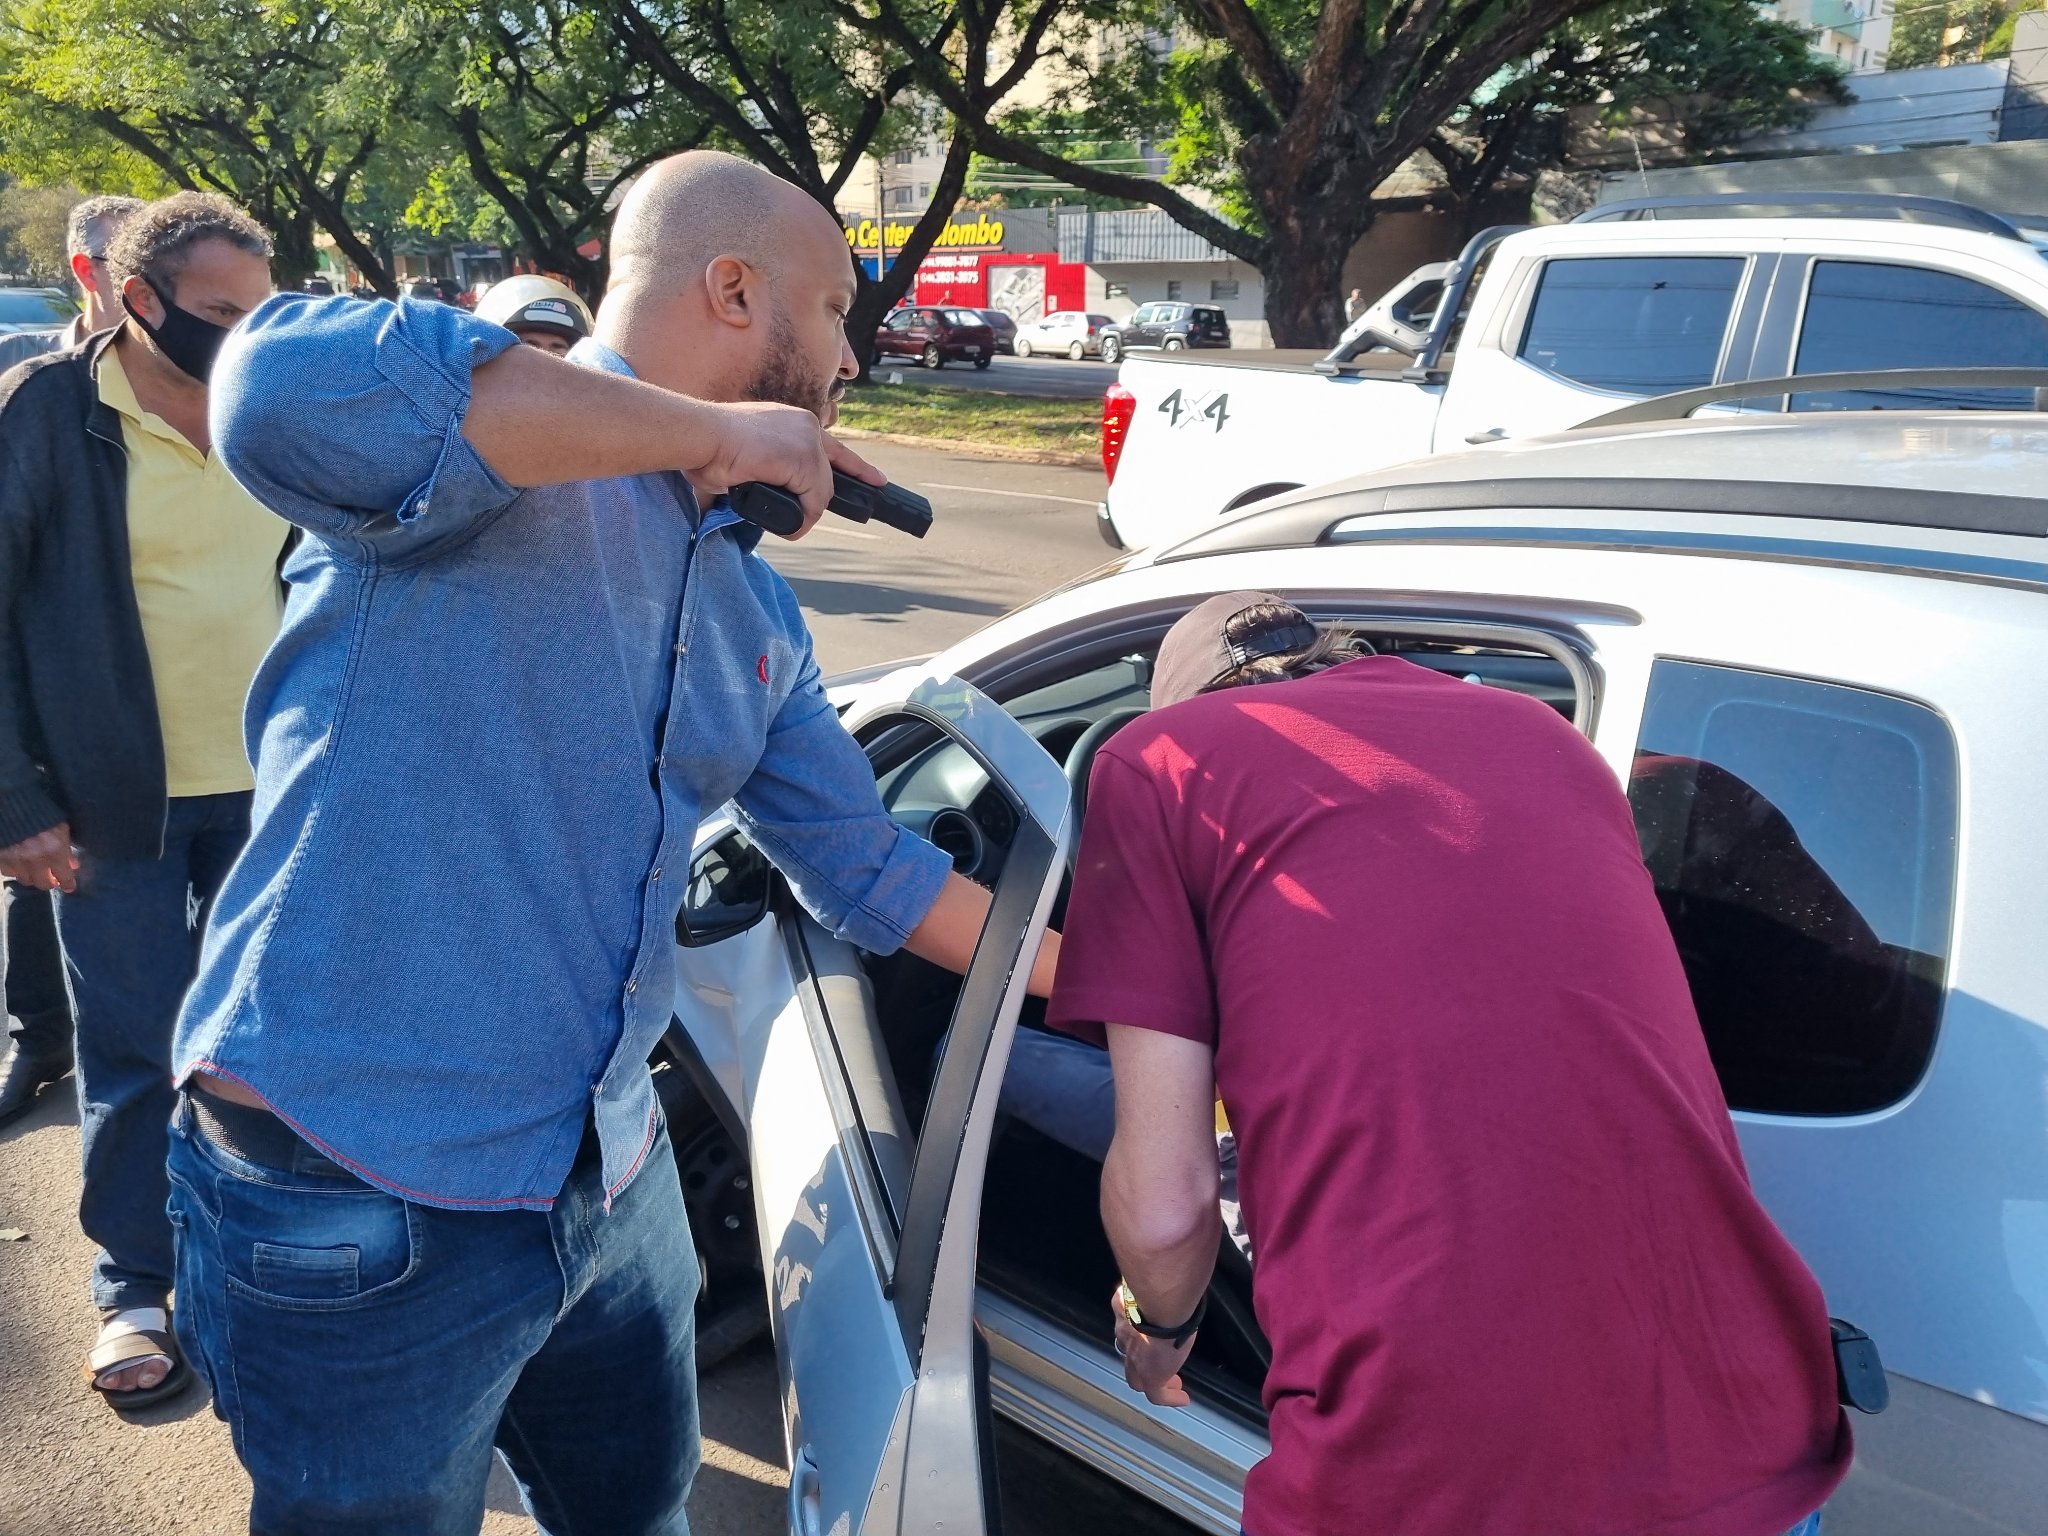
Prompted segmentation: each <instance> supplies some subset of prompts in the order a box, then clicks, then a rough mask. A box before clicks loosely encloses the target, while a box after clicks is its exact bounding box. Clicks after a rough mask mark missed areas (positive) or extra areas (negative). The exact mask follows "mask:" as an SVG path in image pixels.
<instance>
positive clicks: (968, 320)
mask: <svg viewBox="0 0 2048 1536" xmlns="http://www.w3.org/2000/svg"><path fill="white" fill-rule="evenodd" d="M946 318H947V319H948V320H950V321H952V322H953V323H954V324H955V325H987V324H988V321H987V320H985V319H984V318H982V317H981V316H980V315H977V314H976V313H975V312H974V311H973V310H971V309H949V310H947V311H946Z"/></svg>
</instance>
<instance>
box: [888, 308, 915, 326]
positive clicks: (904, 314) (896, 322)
mask: <svg viewBox="0 0 2048 1536" xmlns="http://www.w3.org/2000/svg"><path fill="white" fill-rule="evenodd" d="M888 323H889V329H890V330H892V331H907V330H909V329H910V314H909V311H907V310H898V311H897V312H896V313H895V314H893V315H891V316H890V317H889V322H888Z"/></svg>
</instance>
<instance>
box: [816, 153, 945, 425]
mask: <svg viewBox="0 0 2048 1536" xmlns="http://www.w3.org/2000/svg"><path fill="white" fill-rule="evenodd" d="M973 159H974V140H973V137H972V136H971V133H970V131H969V130H968V129H967V128H965V127H963V126H961V124H960V123H959V122H958V121H957V120H956V121H955V123H954V125H953V138H952V142H951V143H950V144H948V145H947V147H946V163H945V164H944V165H943V166H941V167H940V169H939V179H938V180H937V181H936V182H934V183H933V184H932V200H931V203H930V205H929V206H928V207H927V208H926V209H925V211H924V212H923V213H922V214H920V215H919V216H918V220H917V223H916V224H915V225H913V226H912V227H911V231H910V238H909V239H908V240H906V241H904V242H903V249H902V250H900V251H898V252H897V253H896V259H895V261H893V262H891V263H890V264H889V265H888V267H887V268H886V269H884V271H883V273H882V280H881V281H880V282H874V281H871V280H870V279H869V278H868V277H867V275H866V273H865V271H864V270H861V269H860V268H859V266H858V264H857V263H856V271H857V272H859V274H860V275H859V278H858V283H859V286H858V289H857V290H856V292H855V294H854V298H853V308H852V310H851V311H849V312H848V314H847V316H846V339H847V340H848V341H850V342H851V343H852V344H853V355H854V357H855V359H856V360H857V361H858V362H859V363H860V377H859V378H858V379H857V380H856V381H855V382H856V383H860V384H870V383H873V382H874V380H873V378H872V377H871V375H872V373H873V371H874V366H875V331H876V329H877V328H878V327H879V326H880V325H881V323H882V320H883V319H884V317H886V316H887V315H888V313H889V311H890V310H892V309H894V308H895V307H896V305H897V303H898V302H899V301H900V300H901V299H902V298H903V296H904V295H905V294H906V293H908V292H909V291H910V285H911V283H912V282H913V281H914V280H915V279H916V277H917V269H918V266H919V264H920V263H921V262H923V260H924V259H925V257H926V256H927V255H929V254H930V252H931V248H932V246H933V245H934V244H935V243H936V242H937V240H938V238H939V232H940V231H941V230H943V229H944V228H945V227H946V225H947V223H948V222H949V221H950V220H951V219H952V217H953V205H954V204H956V203H957V202H959V201H960V193H961V192H962V191H963V190H964V189H965V188H966V186H967V167H968V166H969V164H971V163H972V161H973ZM812 195H813V196H814V197H815V196H817V195H818V194H817V193H816V192H815V191H814V192H813V193H812ZM821 201H825V200H824V199H821ZM825 206H826V207H828V208H829V207H831V203H830V202H829V201H825ZM834 217H837V215H836V214H835V215H834ZM887 222H888V220H887V217H886V216H885V217H884V219H883V223H884V224H885V225H886V224H887ZM888 243H889V242H888V238H887V231H886V229H885V230H884V232H883V236H882V238H881V240H880V241H879V242H878V243H877V245H876V251H877V260H878V261H879V260H880V259H882V258H883V257H884V256H886V254H887V247H888Z"/></svg>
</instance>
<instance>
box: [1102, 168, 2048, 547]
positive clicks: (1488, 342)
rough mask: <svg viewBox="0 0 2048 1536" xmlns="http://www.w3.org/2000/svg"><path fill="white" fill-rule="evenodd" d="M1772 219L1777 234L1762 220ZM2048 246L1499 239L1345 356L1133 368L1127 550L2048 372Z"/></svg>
mask: <svg viewBox="0 0 2048 1536" xmlns="http://www.w3.org/2000/svg"><path fill="white" fill-rule="evenodd" d="M1759 215H1763V216H1759ZM2044 246H2048V231H2044V230H2041V229H2032V228H2027V227H2025V226H2024V225H2022V224H2021V223H2019V222H2016V221H2014V220H2012V219H2007V218H2002V217H2000V216H1998V215H1995V214H1990V213H1986V212H1984V211H1982V210H1980V209H1976V208H1971V207H1967V206H1965V205H1963V204H1960V203H1950V202H1945V201H1941V200H1938V199H1929V198H1913V197H1887V196H1875V195H1869V194H1842V195H1835V194H1791V195H1784V196H1774V197H1772V198H1771V199H1770V200H1769V202H1767V203H1766V202H1761V201H1759V200H1758V199H1756V198H1748V197H1716V198H1696V199H1655V200H1645V201H1641V202H1626V203H1616V204H1609V205H1605V206H1602V207H1598V208H1595V209H1594V210H1592V212H1590V213H1588V214H1587V215H1585V216H1584V217H1582V218H1581V219H1579V220H1577V221H1575V222H1573V223H1570V224H1560V225H1554V226H1550V227H1545V228H1534V229H1513V230H1504V229H1503V230H1488V231H1486V232H1485V233H1483V234H1481V235H1479V236H1478V237H1476V238H1475V239H1474V240H1473V241H1472V242H1471V243H1470V244H1469V245H1468V246H1467V247H1466V249H1465V251H1464V252H1463V253H1462V254H1461V255H1460V256H1459V257H1458V259H1457V260H1456V261H1451V262H1440V263H1435V264H1432V265H1430V266H1426V267H1421V268H1418V269H1417V270H1416V271H1415V272H1414V273H1412V274H1411V275H1410V276H1409V277H1408V278H1407V279H1405V280H1404V281H1403V282H1402V283H1400V284H1398V285H1397V286H1396V287H1395V288H1394V289H1393V290H1392V291H1391V292H1389V293H1388V294H1387V295H1386V297H1384V298H1383V299H1381V300H1380V301H1379V302H1378V303H1377V304H1375V305H1374V306H1373V307H1372V309H1371V310H1369V311H1368V312H1367V313H1366V314H1364V315H1362V316H1360V318H1359V320H1358V322H1357V323H1356V324H1354V325H1353V326H1352V327H1351V328H1350V329H1349V330H1347V331H1346V333H1345V336H1344V339H1343V340H1342V341H1341V342H1339V344H1338V346H1337V347H1336V348H1335V349H1334V350H1333V351H1332V352H1330V353H1329V355H1328V356H1326V357H1322V358H1316V357H1314V355H1313V354H1309V353H1299V352H1296V353H1289V352H1263V353H1261V352H1241V353H1236V354H1231V355H1226V356H1217V355H1214V354H1211V355H1209V356H1206V357H1204V356H1198V355H1196V354H1192V353H1172V354H1159V355H1156V356H1152V357H1146V358H1130V359H1128V360H1127V361H1126V362H1125V363H1124V365H1123V369H1122V372H1121V373H1120V375H1119V377H1118V381H1117V383H1116V384H1115V385H1113V386H1112V387H1111V388H1110V391H1109V393H1108V395H1107V397H1106V398H1105V400H1104V402H1103V416H1102V440H1103V441H1102V450H1103V451H1102V457H1103V466H1104V468H1105V469H1106V470H1107V471H1108V473H1109V480H1110V484H1109V490H1108V499H1107V500H1105V501H1104V502H1103V503H1102V504H1101V506H1100V507H1099V508H1098V511H1097V518H1098V526H1099V528H1100V530H1101V533H1102V536H1103V538H1104V539H1105V540H1107V541H1108V542H1109V543H1110V544H1111V545H1112V546H1113V547H1115V548H1119V549H1137V548H1140V547H1142V546H1144V545H1147V544H1153V543H1158V542H1160V541H1161V540H1163V539H1168V538H1176V539H1177V538H1180V537H1182V536H1185V535H1189V534H1193V533H1197V532H1199V531H1200V530H1201V529H1203V528H1204V527H1206V526H1208V525H1210V524H1212V523H1214V522H1215V521H1216V520H1217V519H1218V518H1220V517H1221V516H1223V515H1224V514H1226V513H1230V512H1234V511H1235V510H1237V509H1238V508H1240V507H1243V506H1245V505H1247V504H1249V503H1251V502H1254V501H1259V500H1262V499H1264V498H1265V497H1267V496H1271V495H1275V494H1278V493H1279V492H1281V491H1283V490H1291V489H1293V488H1294V487H1296V486H1301V485H1315V484H1320V483H1323V482H1326V481H1331V480H1336V479H1340V478H1343V477H1345V476H1349V475H1356V474H1362V473H1365V472H1367V471H1371V470H1376V469H1381V468H1384V467H1385V466H1387V465H1390V464H1395V463H1399V462H1401V461H1403V460H1407V459H1414V458H1420V457H1424V456H1426V455H1431V454H1441V453H1454V452H1461V451H1466V450H1467V449H1468V448H1469V447H1471V446H1472V445H1483V444H1486V443H1489V442H1497V441H1500V440H1502V439H1506V438H1511V437H1528V436H1534V435H1537V434H1540V433H1547V432H1555V431H1560V430H1562V429H1564V428H1567V427H1573V426H1577V425H1579V424H1580V423H1582V422H1585V421H1588V420H1590V419H1592V418H1595V417H1598V416H1601V415H1604V414H1606V413H1607V412H1609V411H1612V410H1614V409H1616V408H1617V407H1620V406H1624V405H1626V404H1627V403H1628V402H1629V401H1631V400H1636V399H1642V398H1645V397H1648V396H1653V395H1660V394H1668V393H1673V392H1676V391H1679V390H1685V389H1693V388H1698V387H1703V386H1707V385H1715V384H1730V383H1740V382H1742V381H1744V380H1747V379H1776V378H1783V377H1786V376H1789V375H1793V374H1812V373H1860V372H1871V371H1877V370H1884V369H1896V368H1974V367H1997V366H2007V365H2009V366H2016V367H2035V368H2038V367H2042V366H2048V257H2044V254H2043V247H2044ZM2027 396H2028V392H2024V391H2014V390H2008V389H1933V390H1929V389H1915V390H1912V391H1855V392H1835V393H1831V394H1792V395H1789V396H1788V395H1784V394H1775V395H1770V396H1767V397H1763V398H1761V399H1754V400H1748V401H1743V402H1740V403H1738V404H1729V405H1723V406H1719V407H1715V408H1716V409H1722V410H1769V411H1781V410H1786V409H1792V410H1806V409H1854V408H1865V409H1877V408H1882V407H1884V406H1887V405H1904V404H1908V403H1910V404H1911V405H1913V406H1915V407H1917V408H1921V409H1926V408H1929V407H1933V408H1937V409H1939V408H1944V407H1951V406H1952V407H1959V408H1971V407H1978V408H1982V407H1992V408H2002V409H2007V410H2010V409H2013V408H2015V407H2016V406H2017V407H2019V408H2022V409H2024V408H2029V407H2031V406H2032V405H2034V404H2035V403H2036V402H2035V401H2033V400H2032V399H2031V398H2028V397H2027Z"/></svg>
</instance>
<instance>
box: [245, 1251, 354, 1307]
mask: <svg viewBox="0 0 2048 1536" xmlns="http://www.w3.org/2000/svg"><path fill="white" fill-rule="evenodd" d="M249 1267H250V1268H251V1269H252V1270H253V1271H254V1273H255V1278H254V1282H253V1283H254V1285H255V1288H256V1289H257V1290H259V1291H261V1292H263V1293H264V1295H266V1296H275V1297H278V1298H279V1299H281V1300H282V1299H289V1300H292V1301H338V1300H341V1299H344V1298H346V1297H350V1296H356V1295H360V1294H361V1292H362V1288H363V1285H362V1267H363V1250H362V1249H360V1248H358V1247H356V1245H355V1244H353V1243H342V1244H340V1245H338V1246H336V1247H333V1248H287V1247H285V1246H284V1245H282V1244H280V1243H257V1244H255V1245H254V1247H253V1249H252V1250H251V1258H250V1265H249Z"/></svg>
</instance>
